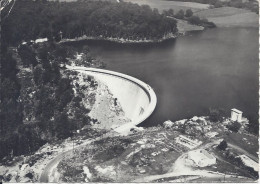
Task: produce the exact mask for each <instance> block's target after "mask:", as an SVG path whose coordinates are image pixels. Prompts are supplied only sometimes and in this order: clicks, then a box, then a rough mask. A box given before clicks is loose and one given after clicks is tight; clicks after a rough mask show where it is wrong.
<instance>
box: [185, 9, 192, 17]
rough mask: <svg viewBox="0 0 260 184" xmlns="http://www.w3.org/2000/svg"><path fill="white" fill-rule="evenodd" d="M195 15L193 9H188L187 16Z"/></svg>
mask: <svg viewBox="0 0 260 184" xmlns="http://www.w3.org/2000/svg"><path fill="white" fill-rule="evenodd" d="M192 15H193V12H192V10H191V9H187V10H186V14H185V17H191V16H192Z"/></svg>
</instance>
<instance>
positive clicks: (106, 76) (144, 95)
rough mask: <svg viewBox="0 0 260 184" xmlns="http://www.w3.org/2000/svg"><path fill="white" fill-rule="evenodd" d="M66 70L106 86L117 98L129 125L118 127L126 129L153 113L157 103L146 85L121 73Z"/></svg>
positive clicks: (89, 69) (94, 69) (74, 68)
mask: <svg viewBox="0 0 260 184" xmlns="http://www.w3.org/2000/svg"><path fill="white" fill-rule="evenodd" d="M67 68H68V69H71V70H75V71H78V72H84V73H85V74H87V75H90V76H93V77H95V78H96V79H98V80H100V81H101V82H103V83H104V84H105V85H107V87H108V89H109V90H110V91H111V93H112V94H113V96H114V97H115V98H117V100H118V102H119V103H120V105H121V107H122V109H123V111H124V112H125V115H126V117H127V118H129V119H130V120H131V122H130V124H128V125H125V124H124V126H122V127H118V131H119V129H120V131H121V129H127V128H130V127H133V126H135V125H138V124H140V123H141V122H143V121H144V120H145V119H146V118H148V117H149V116H150V115H151V114H152V112H153V111H154V109H155V107H156V103H157V98H156V95H155V93H154V91H153V89H152V88H151V87H150V86H149V85H148V84H146V83H144V82H142V81H140V80H139V79H136V78H134V77H131V76H129V75H125V74H122V73H118V72H114V71H109V70H103V69H96V68H86V67H72V66H67Z"/></svg>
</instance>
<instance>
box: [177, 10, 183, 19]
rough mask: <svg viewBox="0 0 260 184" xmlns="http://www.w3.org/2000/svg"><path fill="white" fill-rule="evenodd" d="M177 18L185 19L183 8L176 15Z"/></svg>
mask: <svg viewBox="0 0 260 184" xmlns="http://www.w3.org/2000/svg"><path fill="white" fill-rule="evenodd" d="M175 18H177V19H184V11H183V10H182V9H181V10H179V11H178V13H177V14H176V15H175Z"/></svg>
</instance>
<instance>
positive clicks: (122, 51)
mask: <svg viewBox="0 0 260 184" xmlns="http://www.w3.org/2000/svg"><path fill="white" fill-rule="evenodd" d="M73 44H74V45H76V46H77V47H81V46H83V45H88V46H89V47H90V49H91V52H92V54H93V55H95V56H96V57H98V58H100V59H101V60H102V61H104V62H105V63H106V64H107V69H109V70H114V71H118V72H122V73H125V74H128V75H131V76H134V77H136V78H139V79H141V80H143V81H144V82H146V83H148V84H149V85H150V86H152V87H153V89H154V90H155V92H156V94H157V98H158V104H157V107H156V110H155V112H154V113H153V115H152V116H151V117H150V118H149V120H148V121H146V122H144V123H143V126H153V125H156V124H160V123H162V122H164V121H166V120H168V119H170V120H172V121H174V120H179V119H183V118H189V117H192V116H195V115H207V113H208V109H209V108H210V107H213V108H224V109H225V110H227V112H228V113H229V111H230V109H231V108H234V107H235V108H237V109H240V110H241V111H243V112H244V115H245V116H247V117H249V118H253V119H256V120H257V119H258V86H259V84H258V70H259V67H258V30H257V29H254V28H252V29H251V28H236V29H234V28H221V29H220V28H215V29H209V30H206V31H203V32H193V33H190V34H189V35H187V36H183V37H179V38H177V39H172V40H168V41H165V42H162V43H159V44H158V43H157V44H125V45H124V44H117V43H111V42H106V41H84V42H79V43H73Z"/></svg>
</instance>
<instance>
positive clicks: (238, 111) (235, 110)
mask: <svg viewBox="0 0 260 184" xmlns="http://www.w3.org/2000/svg"><path fill="white" fill-rule="evenodd" d="M231 111H234V112H236V113H238V114H242V113H243V112H242V111H240V110H238V109H235V108H233V109H231Z"/></svg>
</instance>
